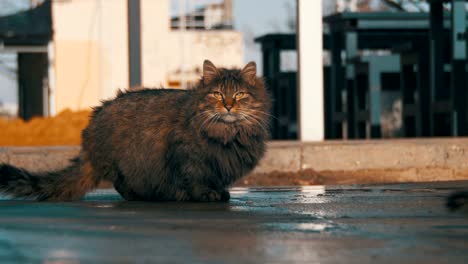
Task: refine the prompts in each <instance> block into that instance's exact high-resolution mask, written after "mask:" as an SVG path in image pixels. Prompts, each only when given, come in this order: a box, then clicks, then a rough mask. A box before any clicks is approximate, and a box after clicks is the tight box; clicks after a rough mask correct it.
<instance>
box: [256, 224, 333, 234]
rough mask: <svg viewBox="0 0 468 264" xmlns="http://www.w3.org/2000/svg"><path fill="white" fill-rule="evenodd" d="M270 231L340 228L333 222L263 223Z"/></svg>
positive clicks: (314, 230)
mask: <svg viewBox="0 0 468 264" xmlns="http://www.w3.org/2000/svg"><path fill="white" fill-rule="evenodd" d="M263 227H264V228H266V229H268V230H269V231H284V232H311V233H322V232H330V231H334V230H337V229H338V226H337V225H335V224H332V223H267V224H264V225H263Z"/></svg>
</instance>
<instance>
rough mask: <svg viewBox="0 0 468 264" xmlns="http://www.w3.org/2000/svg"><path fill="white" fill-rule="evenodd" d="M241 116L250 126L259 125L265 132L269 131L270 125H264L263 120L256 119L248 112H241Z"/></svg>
mask: <svg viewBox="0 0 468 264" xmlns="http://www.w3.org/2000/svg"><path fill="white" fill-rule="evenodd" d="M239 114H240V115H241V116H242V117H243V118H244V120H245V121H247V122H248V123H249V125H254V124H256V125H258V126H260V127H261V128H262V129H263V130H265V131H268V124H266V123H264V121H263V120H261V119H259V118H257V117H255V116H254V115H252V114H249V113H247V112H239Z"/></svg>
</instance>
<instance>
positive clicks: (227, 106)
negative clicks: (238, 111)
mask: <svg viewBox="0 0 468 264" xmlns="http://www.w3.org/2000/svg"><path fill="white" fill-rule="evenodd" d="M224 107H225V108H226V110H228V112H230V111H231V109H232V105H225V106H224Z"/></svg>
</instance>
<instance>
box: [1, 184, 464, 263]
mask: <svg viewBox="0 0 468 264" xmlns="http://www.w3.org/2000/svg"><path fill="white" fill-rule="evenodd" d="M463 188H468V182H452V183H430V184H406V185H374V186H334V187H324V186H310V187H285V188H248V189H246V188H234V189H232V190H231V196H232V199H231V201H230V202H229V203H212V204H203V203H174V202H171V203H167V202H165V203H144V202H127V201H124V200H122V199H121V198H120V196H119V195H118V194H117V193H116V192H115V191H113V190H99V191H97V192H94V193H91V194H89V195H88V196H87V197H86V198H85V200H84V201H82V202H74V203H39V202H34V201H18V200H16V201H15V200H9V199H8V198H7V197H4V198H2V199H1V200H0V263H14V262H54V261H70V262H71V263H75V261H79V262H81V263H115V262H124V263H125V262H161V263H167V262H175V263H178V262H183V263H206V262H209V263H272V262H276V263H284V262H294V263H297V262H303V263H314V262H320V263H350V262H354V263H376V262H377V263H380V262H389V263H418V262H425V263H440V262H446V263H468V215H464V214H463V213H451V212H449V211H448V210H447V209H446V208H445V206H444V205H445V198H446V197H447V196H448V195H449V193H451V192H452V191H454V190H460V189H463Z"/></svg>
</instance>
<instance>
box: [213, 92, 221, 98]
mask: <svg viewBox="0 0 468 264" xmlns="http://www.w3.org/2000/svg"><path fill="white" fill-rule="evenodd" d="M211 94H212V95H213V96H214V97H216V98H218V99H220V98H223V94H222V93H220V92H212V93H211Z"/></svg>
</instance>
